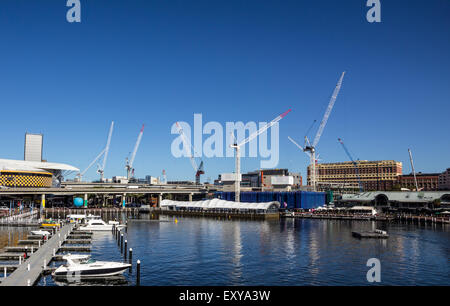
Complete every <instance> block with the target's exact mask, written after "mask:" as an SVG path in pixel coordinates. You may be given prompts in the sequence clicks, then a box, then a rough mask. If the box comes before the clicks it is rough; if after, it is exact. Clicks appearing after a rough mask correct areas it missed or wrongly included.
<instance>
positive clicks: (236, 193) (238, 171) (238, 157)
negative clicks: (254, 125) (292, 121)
mask: <svg viewBox="0 0 450 306" xmlns="http://www.w3.org/2000/svg"><path fill="white" fill-rule="evenodd" d="M290 111H291V109H289V110H287V111H285V112H284V113H282V114H281V115H279V116H278V117H276V118H275V119H273V120H272V121H270V122H269V123H267V124H266V125H265V126H263V127H262V128H260V129H259V130H258V131H256V132H255V133H253V134H251V135H250V136H248V137H247V138H246V139H244V140H243V141H242V142H241V143H239V144H238V143H237V139H236V137H234V135H233V133H231V135H232V137H233V139H234V144H231V145H230V148H233V149H235V151H236V154H235V159H236V160H235V167H236V170H235V178H234V200H235V202H240V196H241V184H240V176H241V152H240V151H241V147H242V146H243V145H245V144H246V143H248V142H250V141H252V140H253V139H255V138H256V137H258V136H259V135H260V134H262V133H264V131H266V130H267V129H269V128H270V127H271V126H272V125H274V124H275V123H277V122H278V121H280V120H281V119H283V118H284V117H285V116H286V115H287V114H288V113H289V112H290Z"/></svg>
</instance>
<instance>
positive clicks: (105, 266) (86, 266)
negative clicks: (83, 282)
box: [52, 255, 131, 280]
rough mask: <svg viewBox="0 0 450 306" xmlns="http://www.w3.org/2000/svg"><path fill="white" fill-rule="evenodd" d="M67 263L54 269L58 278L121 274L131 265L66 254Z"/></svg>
mask: <svg viewBox="0 0 450 306" xmlns="http://www.w3.org/2000/svg"><path fill="white" fill-rule="evenodd" d="M63 259H64V260H66V261H67V264H65V265H61V266H59V267H58V268H57V269H56V270H55V271H53V273H52V276H54V277H56V278H58V277H59V278H61V277H62V278H71V279H74V280H76V279H77V278H80V279H81V278H91V277H109V276H115V275H120V274H122V273H123V272H125V270H127V269H129V268H130V267H131V264H128V263H122V262H114V261H95V260H93V259H91V258H90V256H89V255H65V256H63Z"/></svg>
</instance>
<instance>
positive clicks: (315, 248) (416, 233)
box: [39, 216, 450, 286]
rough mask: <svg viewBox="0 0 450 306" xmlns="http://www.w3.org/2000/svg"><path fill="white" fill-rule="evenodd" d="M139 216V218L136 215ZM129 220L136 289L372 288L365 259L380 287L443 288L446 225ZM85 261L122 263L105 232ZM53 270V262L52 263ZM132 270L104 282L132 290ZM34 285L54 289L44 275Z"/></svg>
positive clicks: (449, 232) (449, 275)
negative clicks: (381, 233)
mask: <svg viewBox="0 0 450 306" xmlns="http://www.w3.org/2000/svg"><path fill="white" fill-rule="evenodd" d="M144 218H145V217H144ZM177 220H178V222H175V218H172V217H169V218H167V217H166V216H161V217H160V219H158V220H148V219H141V220H135V221H134V220H130V221H129V222H128V230H127V233H126V234H125V235H126V239H127V240H128V247H131V248H133V262H134V267H135V261H136V260H137V259H140V260H141V262H142V264H141V285H149V286H154V285H156V286H157V285H197V286H204V285H373V284H374V283H368V282H367V279H366V274H367V271H368V270H369V269H370V267H368V266H366V263H367V260H368V259H369V258H378V259H379V260H380V262H381V283H379V284H381V285H450V269H449V258H450V228H449V226H448V225H432V226H431V225H427V226H426V225H417V224H406V223H403V224H401V223H378V224H376V223H374V222H368V221H360V222H358V221H337V220H310V219H296V220H294V219H281V220H273V221H250V220H249V221H244V220H236V221H235V220H217V219H213V218H192V217H185V218H178V219H177ZM374 228H380V229H383V230H386V231H387V232H388V233H389V235H390V237H389V238H388V239H357V238H354V237H352V235H351V232H352V231H355V230H371V229H374ZM91 254H92V257H93V258H94V259H97V260H114V261H122V260H123V256H122V255H121V252H120V248H119V247H118V245H117V242H116V241H115V240H114V237H113V235H112V234H111V233H110V232H103V233H95V234H94V238H93V243H92V252H91ZM54 264H60V263H54ZM134 273H135V271H133V272H132V273H129V272H125V274H124V276H123V278H120V279H115V280H113V281H109V282H107V283H91V282H84V283H82V284H79V285H90V284H95V285H99V284H107V285H134V284H135V274H134ZM39 285H46V286H53V285H57V284H56V283H55V282H54V281H53V279H52V278H51V276H46V277H42V278H41V280H40V281H39Z"/></svg>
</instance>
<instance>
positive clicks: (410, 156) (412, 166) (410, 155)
mask: <svg viewBox="0 0 450 306" xmlns="http://www.w3.org/2000/svg"><path fill="white" fill-rule="evenodd" d="M408 152H409V161H410V163H411V170H412V172H413V175H414V184H415V185H416V191H419V185H418V184H417V178H416V171H415V170H414V162H413V158H412V153H411V150H410V149H408Z"/></svg>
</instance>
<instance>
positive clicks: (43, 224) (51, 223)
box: [41, 219, 61, 227]
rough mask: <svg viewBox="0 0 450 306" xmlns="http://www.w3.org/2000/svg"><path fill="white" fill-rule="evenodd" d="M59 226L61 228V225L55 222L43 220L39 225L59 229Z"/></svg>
mask: <svg viewBox="0 0 450 306" xmlns="http://www.w3.org/2000/svg"><path fill="white" fill-rule="evenodd" d="M60 226H61V224H59V223H58V222H56V221H55V220H51V219H45V220H44V221H42V223H41V227H60Z"/></svg>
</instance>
